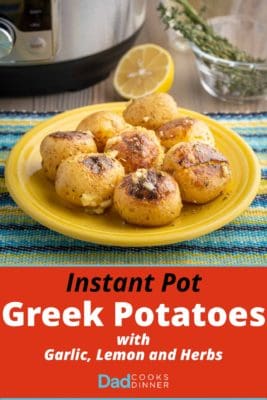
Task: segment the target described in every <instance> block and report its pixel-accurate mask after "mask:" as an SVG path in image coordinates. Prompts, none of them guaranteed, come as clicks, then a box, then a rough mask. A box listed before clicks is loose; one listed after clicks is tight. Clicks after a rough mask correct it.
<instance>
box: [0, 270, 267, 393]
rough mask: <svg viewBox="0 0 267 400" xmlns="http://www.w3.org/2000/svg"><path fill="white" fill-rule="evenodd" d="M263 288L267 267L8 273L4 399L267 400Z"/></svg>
mask: <svg viewBox="0 0 267 400" xmlns="http://www.w3.org/2000/svg"><path fill="white" fill-rule="evenodd" d="M71 274H72V275H71ZM78 278H83V279H80V286H79V285H78V283H79V282H78V283H77V279H78ZM266 283H267V268H211V267H209V268H173V267H170V268H168V267H164V268H150V267H149V268H148V267H147V268H139V267H136V268H135V267H131V268H129V267H127V268H126V267H125V268H124V267H121V268H115V267H114V268H113V267H103V268H100V267H97V268H77V267H75V268H63V267H62V268H22V267H20V268H1V269H0V290H1V304H0V309H1V320H0V321H1V322H0V324H1V342H0V346H1V364H2V365H1V370H2V373H1V380H0V396H1V397H116V398H118V397H124V398H126V397H267V373H266V359H267V346H266V342H267V334H266V333H267V330H266V326H267V323H266V319H267V316H266V302H267V296H266ZM86 284H87V287H86ZM84 285H85V286H84ZM78 286H79V287H78ZM75 288H76V289H77V291H75ZM67 289H69V291H68V290H67ZM78 289H80V290H78ZM83 289H84V290H85V289H86V291H83ZM51 307H52V308H51ZM69 307H72V308H71V309H69ZM100 308H101V309H100ZM33 309H34V310H33ZM12 325H14V326H12ZM21 325H23V326H21ZM97 325H99V326H97ZM123 343H124V344H123ZM126 343H127V344H126ZM62 358H66V359H65V360H64V359H62Z"/></svg>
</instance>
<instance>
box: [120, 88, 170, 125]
mask: <svg viewBox="0 0 267 400" xmlns="http://www.w3.org/2000/svg"><path fill="white" fill-rule="evenodd" d="M123 116H124V119H125V121H126V122H128V123H129V124H131V125H134V126H143V127H145V128H147V129H157V128H159V127H160V126H162V125H163V124H165V123H166V122H168V121H170V120H172V119H175V118H177V105H176V102H175V100H174V99H173V98H172V97H171V96H170V95H169V94H167V93H154V94H149V95H147V96H144V97H140V98H138V99H135V100H132V101H131V102H130V103H129V105H128V106H127V108H126V109H125V110H124V112H123Z"/></svg>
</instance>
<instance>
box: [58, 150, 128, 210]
mask: <svg viewBox="0 0 267 400" xmlns="http://www.w3.org/2000/svg"><path fill="white" fill-rule="evenodd" d="M123 176H124V169H123V166H122V165H121V163H120V162H119V161H118V160H116V159H114V158H111V157H109V156H107V155H106V154H99V153H94V154H78V155H75V156H72V157H69V158H67V159H66V160H63V161H62V162H61V164H60V166H59V168H58V170H57V174H56V181H55V188H56V192H57V194H58V195H59V197H61V198H62V199H64V200H66V201H67V202H69V203H71V204H74V205H77V206H82V207H86V210H87V211H89V212H92V213H94V214H102V213H103V212H104V211H105V209H106V208H107V207H109V206H110V205H111V203H112V196H113V192H114V188H115V186H116V185H117V184H118V183H119V182H120V181H121V180H122V178H123Z"/></svg>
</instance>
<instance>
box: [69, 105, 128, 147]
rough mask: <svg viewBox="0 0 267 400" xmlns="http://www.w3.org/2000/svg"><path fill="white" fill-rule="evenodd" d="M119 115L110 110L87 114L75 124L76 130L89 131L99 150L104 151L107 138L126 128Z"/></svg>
mask: <svg viewBox="0 0 267 400" xmlns="http://www.w3.org/2000/svg"><path fill="white" fill-rule="evenodd" d="M128 127H129V125H128V124H126V122H125V121H124V119H123V118H122V116H121V115H119V114H116V113H113V112H111V111H98V112H95V113H93V114H90V115H88V117H86V118H84V119H83V120H82V121H81V122H80V123H79V125H78V126H77V129H78V130H81V131H85V132H87V130H89V131H91V132H92V133H93V135H94V139H95V142H96V145H97V149H98V151H99V152H102V151H104V148H105V145H106V142H107V140H108V139H109V138H111V137H113V136H115V135H117V134H118V133H120V132H121V131H123V130H124V129H126V128H128Z"/></svg>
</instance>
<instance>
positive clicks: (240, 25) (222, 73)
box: [192, 15, 267, 103]
mask: <svg viewBox="0 0 267 400" xmlns="http://www.w3.org/2000/svg"><path fill="white" fill-rule="evenodd" d="M209 23H210V25H211V26H212V27H213V29H214V30H215V32H217V33H218V34H220V35H221V36H223V37H225V38H227V39H228V40H229V41H230V42H231V43H232V44H233V45H235V46H236V47H238V48H240V49H241V50H245V51H246V52H247V53H248V54H249V55H251V56H253V57H255V58H260V59H265V60H267V24H264V23H261V22H257V21H255V20H253V19H251V18H249V17H246V16H234V15H229V16H223V17H216V18H212V19H210V20H209ZM192 50H193V52H194V54H195V57H196V65H197V69H198V73H199V77H200V82H201V84H202V86H203V87H204V89H205V90H206V91H207V92H208V93H209V94H211V95H212V96H216V97H218V98H220V99H222V100H225V101H234V102H239V103H243V102H245V101H251V100H262V99H267V61H265V62H264V63H248V62H237V61H229V60H225V59H222V58H218V57H216V56H213V55H211V54H208V53H205V52H204V51H202V50H201V49H199V48H198V47H196V46H195V45H194V44H192Z"/></svg>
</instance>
